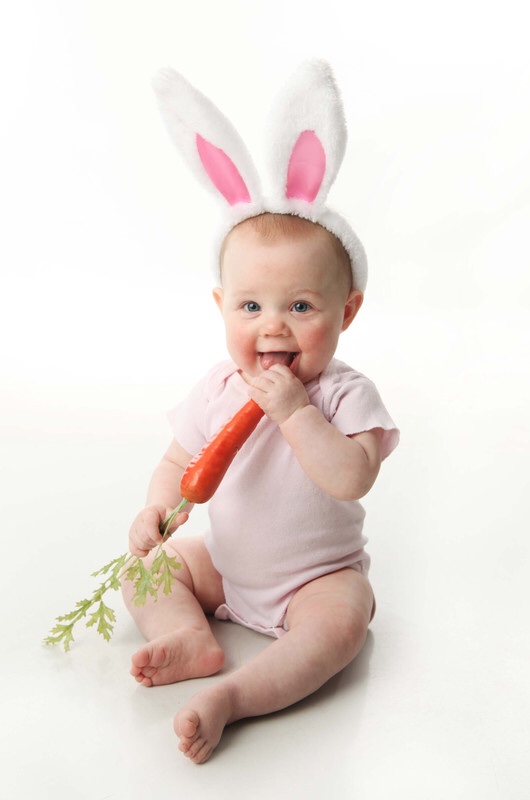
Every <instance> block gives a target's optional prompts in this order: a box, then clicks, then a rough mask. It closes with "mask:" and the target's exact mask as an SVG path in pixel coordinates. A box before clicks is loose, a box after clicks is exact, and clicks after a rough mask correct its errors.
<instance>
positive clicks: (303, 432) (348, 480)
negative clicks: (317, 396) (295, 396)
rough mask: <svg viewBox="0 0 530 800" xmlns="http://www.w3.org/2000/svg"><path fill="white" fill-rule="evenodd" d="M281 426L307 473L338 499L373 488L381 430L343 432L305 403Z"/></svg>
mask: <svg viewBox="0 0 530 800" xmlns="http://www.w3.org/2000/svg"><path fill="white" fill-rule="evenodd" d="M280 430H281V432H282V433H283V435H284V437H285V439H286V440H287V442H288V443H289V445H290V446H291V448H292V450H293V451H294V454H295V455H296V457H297V459H298V461H299V462H300V464H301V466H302V468H303V469H304V471H305V472H306V473H307V475H309V477H310V478H311V479H312V480H313V481H314V482H315V483H316V484H317V485H318V486H320V488H321V489H323V490H324V491H325V492H328V494H330V495H331V496H332V497H335V498H336V499H337V500H358V499H359V498H361V497H363V496H364V495H365V494H367V493H368V492H369V491H370V489H371V488H372V486H373V484H374V482H375V479H376V478H377V475H378V473H379V467H380V466H381V439H382V433H383V432H382V430H381V429H380V428H374V429H373V430H370V431H365V432H363V433H358V434H356V435H355V436H345V435H344V434H343V433H341V432H340V431H339V430H338V428H336V427H335V426H334V425H332V424H331V423H330V422H328V421H327V419H325V417H323V416H322V414H321V413H320V411H319V410H318V408H315V406H312V405H307V406H305V407H304V408H300V409H298V410H297V411H295V412H294V413H293V414H291V416H290V417H288V418H287V419H286V420H285V422H283V423H282V424H281V425H280Z"/></svg>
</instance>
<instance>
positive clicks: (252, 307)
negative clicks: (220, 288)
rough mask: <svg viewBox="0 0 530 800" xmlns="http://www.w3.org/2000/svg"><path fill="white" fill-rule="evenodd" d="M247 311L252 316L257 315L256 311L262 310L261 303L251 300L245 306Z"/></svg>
mask: <svg viewBox="0 0 530 800" xmlns="http://www.w3.org/2000/svg"><path fill="white" fill-rule="evenodd" d="M243 308H244V310H245V311H249V312H250V313H251V314H255V313H256V311H259V310H260V307H259V303H256V302H255V301H254V300H249V302H248V303H245V304H244V305H243Z"/></svg>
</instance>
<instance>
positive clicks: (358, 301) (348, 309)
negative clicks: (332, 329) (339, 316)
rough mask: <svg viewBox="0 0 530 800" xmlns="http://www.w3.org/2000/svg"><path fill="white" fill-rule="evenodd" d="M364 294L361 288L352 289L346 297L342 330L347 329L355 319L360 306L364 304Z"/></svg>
mask: <svg viewBox="0 0 530 800" xmlns="http://www.w3.org/2000/svg"><path fill="white" fill-rule="evenodd" d="M363 300H364V295H363V293H362V292H361V291H360V290H359V289H352V290H351V292H350V293H349V295H348V297H347V298H346V303H345V305H344V318H343V321H342V328H341V331H345V330H347V328H349V327H350V325H351V324H352V322H353V320H354V319H355V317H356V316H357V313H358V311H359V309H360V307H361V306H362V304H363Z"/></svg>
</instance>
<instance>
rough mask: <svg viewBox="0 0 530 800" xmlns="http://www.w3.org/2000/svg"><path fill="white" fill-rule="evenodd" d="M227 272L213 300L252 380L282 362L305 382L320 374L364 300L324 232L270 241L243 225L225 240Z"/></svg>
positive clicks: (224, 270)
mask: <svg viewBox="0 0 530 800" xmlns="http://www.w3.org/2000/svg"><path fill="white" fill-rule="evenodd" d="M222 276H223V286H222V288H220V289H215V290H214V297H215V300H216V302H217V305H218V306H219V308H220V310H221V313H222V315H223V319H224V322H225V327H226V339H227V346H228V351H229V353H230V356H231V357H232V359H233V360H234V361H235V363H236V364H237V365H238V367H239V369H240V370H241V371H242V373H243V375H244V376H247V377H254V376H256V375H259V373H260V372H262V371H263V370H264V369H267V368H268V367H269V366H270V365H271V364H272V363H274V362H280V363H285V364H289V366H290V367H291V369H292V371H293V372H294V374H295V375H296V376H297V377H298V378H299V379H300V380H301V381H302V382H304V383H306V382H307V381H310V380H311V379H312V378H315V377H316V376H317V375H319V374H320V373H321V372H322V370H323V369H324V367H325V366H326V365H327V364H328V363H329V361H330V360H331V358H332V357H333V354H334V353H335V350H336V347H337V342H338V338H339V335H340V333H341V332H342V331H343V330H345V329H346V328H347V327H348V326H349V324H350V322H351V321H352V320H353V318H354V317H355V314H356V313H357V311H358V310H359V308H360V306H361V303H362V299H363V296H362V293H361V292H360V291H358V290H350V289H349V276H347V275H345V274H344V268H343V266H341V265H340V264H339V263H338V259H337V256H336V254H335V252H334V251H333V248H332V247H331V244H330V243H329V241H328V240H327V238H326V236H325V235H324V236H323V235H322V233H321V232H320V233H315V234H310V235H309V236H304V237H303V238H302V237H300V238H290V237H287V236H277V237H275V238H274V239H272V240H268V239H264V238H263V237H262V236H261V235H260V234H259V233H257V232H256V231H255V230H254V229H253V228H252V227H251V226H249V225H245V224H243V225H240V226H239V227H238V228H236V229H234V230H233V231H232V232H231V234H230V236H229V239H228V242H227V244H226V247H225V251H224V259H223V264H222Z"/></svg>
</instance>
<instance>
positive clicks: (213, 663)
mask: <svg viewBox="0 0 530 800" xmlns="http://www.w3.org/2000/svg"><path fill="white" fill-rule="evenodd" d="M223 663H224V653H223V651H222V650H221V648H220V647H219V645H218V644H217V642H216V641H215V639H214V637H213V636H212V634H210V633H209V632H208V631H200V630H193V629H191V630H181V631H175V632H174V633H168V634H165V635H164V636H159V637H158V638H157V639H153V641H151V642H148V643H147V644H146V645H144V646H143V647H141V648H140V650H138V651H137V652H136V653H135V654H134V655H133V657H132V667H131V675H132V676H133V677H134V678H135V679H136V680H137V681H138V683H141V684H142V685H143V686H161V685H162V684H165V683H175V682H177V681H185V680H188V679H189V678H204V677H206V676H207V675H214V674H215V673H216V672H219V670H220V669H221V667H222V666H223Z"/></svg>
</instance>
